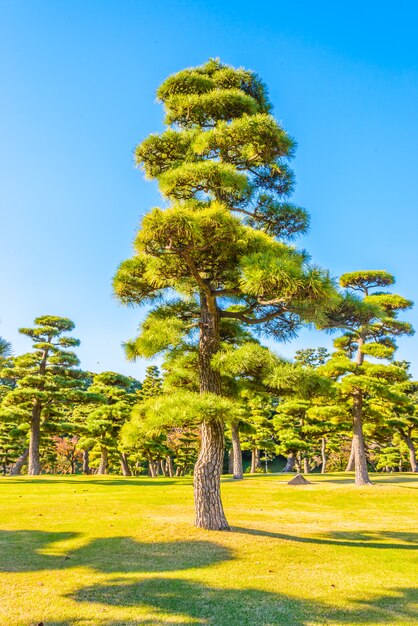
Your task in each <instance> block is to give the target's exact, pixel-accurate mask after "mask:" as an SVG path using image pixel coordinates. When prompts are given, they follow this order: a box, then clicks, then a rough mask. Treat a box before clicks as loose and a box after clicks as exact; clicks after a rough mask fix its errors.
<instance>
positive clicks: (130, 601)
mask: <svg viewBox="0 0 418 626" xmlns="http://www.w3.org/2000/svg"><path fill="white" fill-rule="evenodd" d="M338 593H339V592H338V591H336V594H338ZM69 597H70V598H72V599H74V600H76V601H77V602H82V603H84V602H91V603H95V604H104V605H107V606H113V607H134V606H140V607H143V608H145V609H146V610H147V611H148V612H155V613H156V618H155V619H154V620H153V619H146V620H145V619H144V620H143V621H142V622H141V621H133V622H125V623H128V624H141V623H142V624H147V625H148V626H151V625H157V624H162V623H165V621H164V615H169V616H170V617H174V616H175V617H176V618H177V619H176V622H175V623H176V624H193V625H198V624H213V625H216V626H231V625H237V626H238V625H239V626H244V625H246V626H253V625H254V624H263V625H264V626H269V625H271V626H273V625H275V624H284V625H287V626H290V625H292V626H307V625H308V624H312V623H313V622H314V621H315V622H318V623H321V624H330V623H332V624H348V623H350V624H368V623H375V624H376V623H379V624H395V623H396V622H397V621H398V620H402V623H403V624H405V623H410V624H411V625H412V624H415V623H416V619H417V618H418V614H417V613H416V611H415V609H414V602H416V599H417V598H416V590H415V589H394V590H393V591H391V595H386V596H379V597H376V598H371V599H365V600H353V601H352V602H351V603H350V607H349V608H347V609H341V608H337V607H335V606H333V605H329V604H325V603H323V602H318V601H313V600H303V599H300V598H291V597H289V596H284V595H282V594H280V593H274V592H268V591H260V590H258V589H251V588H250V589H248V588H247V589H222V588H215V587H209V586H207V585H205V584H202V583H196V582H192V581H187V580H179V579H175V578H150V579H146V580H141V581H138V582H135V583H132V582H129V583H126V581H123V580H121V581H117V580H116V581H114V582H112V583H110V584H104V585H100V584H98V585H93V586H90V587H85V588H83V589H80V590H79V591H78V592H76V593H75V594H73V595H70V596H69ZM179 617H180V618H181V617H183V618H184V619H185V621H184V622H179V621H177V620H178V618H179ZM186 620H187V621H186ZM405 620H408V622H405ZM113 623H115V622H113ZM105 624H106V626H111V624H112V622H105Z"/></svg>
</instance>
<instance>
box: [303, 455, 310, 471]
mask: <svg viewBox="0 0 418 626" xmlns="http://www.w3.org/2000/svg"><path fill="white" fill-rule="evenodd" d="M310 471H311V468H310V466H309V459H308V457H306V456H304V457H303V473H304V474H309V473H310Z"/></svg>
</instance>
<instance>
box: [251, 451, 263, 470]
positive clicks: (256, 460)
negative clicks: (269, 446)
mask: <svg viewBox="0 0 418 626" xmlns="http://www.w3.org/2000/svg"><path fill="white" fill-rule="evenodd" d="M260 467H261V463H260V450H259V449H258V448H253V449H252V450H251V474H255V473H256V471H257V470H258V469H260Z"/></svg>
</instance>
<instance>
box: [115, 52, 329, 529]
mask: <svg viewBox="0 0 418 626" xmlns="http://www.w3.org/2000/svg"><path fill="white" fill-rule="evenodd" d="M157 97H158V99H159V100H160V101H161V102H162V103H163V105H164V107H165V112H166V117H165V123H166V125H167V129H166V130H165V131H164V132H163V133H161V134H152V135H150V136H149V137H148V138H147V139H145V141H143V142H142V143H141V144H140V145H139V146H138V147H137V149H136V161H137V164H138V166H140V167H141V168H142V169H143V170H144V172H145V174H146V176H147V177H148V178H151V179H155V180H157V181H158V184H159V187H160V190H161V192H162V194H163V195H164V196H165V198H166V199H167V200H169V206H168V207H167V208H164V209H161V208H154V209H153V210H152V211H150V212H149V213H148V214H147V215H146V216H145V217H144V219H143V220H142V225H141V228H140V230H139V232H138V234H137V237H136V239H135V255H134V257H133V258H131V259H129V260H127V261H125V262H124V263H122V264H121V266H120V267H119V270H118V272H117V274H116V277H115V280H114V289H115V292H116V294H117V296H118V298H119V299H120V301H122V302H123V303H126V304H133V303H137V304H153V305H155V306H156V310H157V311H158V309H159V307H160V306H161V300H162V299H165V300H166V302H167V300H168V299H170V298H172V297H173V293H174V292H175V293H177V295H178V296H179V297H180V298H186V299H189V301H192V302H193V305H194V309H195V311H196V313H195V317H194V319H192V320H190V323H192V324H195V325H196V326H197V328H198V330H199V376H200V392H201V393H202V394H206V393H209V394H215V395H221V394H222V387H221V377H220V375H219V373H218V372H217V371H216V370H214V369H213V367H212V358H213V356H214V355H215V354H216V353H217V352H218V351H219V349H220V330H219V325H220V321H221V320H222V319H233V320H237V321H239V322H240V323H241V324H243V325H244V326H246V327H248V328H254V329H255V328H257V327H259V328H260V329H261V330H262V332H263V333H265V334H269V335H271V336H274V337H276V338H277V339H283V338H287V337H289V336H292V334H294V333H295V332H296V331H297V329H298V327H299V326H300V324H301V323H302V322H303V321H304V320H310V321H311V320H313V319H315V318H316V316H317V315H318V313H319V312H320V311H321V310H322V308H323V307H324V305H325V304H326V303H328V302H329V300H330V298H332V296H333V285H332V282H331V280H330V279H329V276H328V275H327V273H326V272H324V271H322V270H320V269H318V268H316V267H312V266H311V265H309V259H308V257H307V255H306V253H305V252H300V251H297V250H295V248H293V247H292V246H290V245H288V244H287V243H286V242H287V241H288V240H289V239H291V238H292V237H294V236H296V235H297V234H299V233H302V232H304V231H305V230H306V228H307V226H308V216H307V214H306V212H305V211H304V210H302V209H301V208H299V207H297V206H294V205H292V204H291V203H290V202H289V201H288V196H289V194H290V193H291V192H292V188H293V174H292V172H291V170H290V169H289V166H288V160H289V158H290V157H292V155H293V152H294V147H295V144H294V142H293V140H292V139H291V138H290V137H289V135H288V134H287V133H286V132H285V130H284V129H283V128H282V127H281V126H280V125H279V124H278V122H277V121H276V120H275V119H274V117H273V116H272V115H271V105H270V103H269V101H268V97H267V92H266V88H265V86H264V85H263V83H262V82H261V81H260V79H259V78H258V77H257V75H256V74H254V72H252V71H247V70H244V69H235V68H232V67H229V66H226V65H223V64H222V63H221V62H220V61H218V60H210V61H209V62H207V63H206V64H204V65H202V66H200V67H195V68H189V69H185V70H183V71H180V72H178V73H177V74H174V75H172V76H170V77H169V78H168V79H167V80H166V81H165V82H164V83H163V84H162V85H161V86H160V88H159V89H158V92H157ZM163 306H164V305H163ZM161 327H162V338H161V342H163V339H164V336H167V332H166V328H165V327H164V324H163V323H162V324H161ZM171 330H173V331H175V320H174V319H172V322H171ZM203 406H205V403H203V404H202V407H203ZM200 415H201V416H203V413H202V412H201V413H200ZM213 415H215V414H213ZM213 415H211V414H208V415H206V416H203V417H202V422H201V426H200V431H201V448H200V453H199V458H198V460H197V463H196V466H195V472H194V487H195V506H196V525H197V526H199V527H202V528H206V529H214V530H221V529H228V528H229V527H228V522H227V520H226V517H225V514H224V511H223V506H222V502H221V497H220V474H221V469H222V464H223V456H224V423H223V420H222V418H220V417H219V414H218V413H216V415H215V416H213Z"/></svg>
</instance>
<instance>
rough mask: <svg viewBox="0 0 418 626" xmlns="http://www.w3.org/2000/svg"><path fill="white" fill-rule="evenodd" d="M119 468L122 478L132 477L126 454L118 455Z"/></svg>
mask: <svg viewBox="0 0 418 626" xmlns="http://www.w3.org/2000/svg"><path fill="white" fill-rule="evenodd" d="M120 468H121V470H122V474H123V476H132V472H131V470H130V469H129V465H128V459H127V458H126V454H125V453H124V452H121V453H120Z"/></svg>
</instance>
